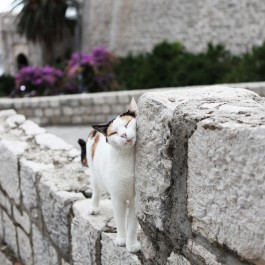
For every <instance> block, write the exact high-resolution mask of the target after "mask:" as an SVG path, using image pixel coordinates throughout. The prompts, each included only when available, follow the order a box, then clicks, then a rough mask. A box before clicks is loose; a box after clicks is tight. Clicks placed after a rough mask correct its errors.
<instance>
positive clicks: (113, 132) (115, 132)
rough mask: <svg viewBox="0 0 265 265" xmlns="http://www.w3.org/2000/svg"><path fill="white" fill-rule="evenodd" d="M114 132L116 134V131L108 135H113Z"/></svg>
mask: <svg viewBox="0 0 265 265" xmlns="http://www.w3.org/2000/svg"><path fill="white" fill-rule="evenodd" d="M114 134H117V132H113V133H111V134H110V135H109V136H111V135H114Z"/></svg>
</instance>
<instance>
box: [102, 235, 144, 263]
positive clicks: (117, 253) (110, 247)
mask: <svg viewBox="0 0 265 265" xmlns="http://www.w3.org/2000/svg"><path fill="white" fill-rule="evenodd" d="M115 237H116V235H115V234H113V233H104V232H103V233H102V239H101V246H102V249H101V264H102V265H112V264H126V265H141V262H140V260H139V258H138V256H137V255H136V254H132V253H130V252H128V251H127V250H126V248H125V247H118V246H116V245H115V244H114V239H115Z"/></svg>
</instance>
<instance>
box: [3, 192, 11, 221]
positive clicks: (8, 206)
mask: <svg viewBox="0 0 265 265" xmlns="http://www.w3.org/2000/svg"><path fill="white" fill-rule="evenodd" d="M0 205H1V206H2V207H3V208H4V209H5V210H6V211H7V213H8V214H9V215H10V216H11V213H12V212H11V211H12V209H11V203H10V201H9V200H8V198H7V197H6V196H5V195H4V194H3V193H2V191H0Z"/></svg>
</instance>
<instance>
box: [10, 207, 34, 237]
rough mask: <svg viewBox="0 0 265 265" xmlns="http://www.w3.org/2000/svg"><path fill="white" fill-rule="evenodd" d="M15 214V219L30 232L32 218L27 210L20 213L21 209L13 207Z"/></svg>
mask: <svg viewBox="0 0 265 265" xmlns="http://www.w3.org/2000/svg"><path fill="white" fill-rule="evenodd" d="M13 216H14V219H15V221H16V222H17V223H18V224H19V225H21V226H22V228H23V229H24V231H25V232H26V233H27V234H29V233H30V226H31V223H30V218H29V216H28V215H27V214H26V212H22V213H20V212H19V210H18V209H17V208H16V207H13Z"/></svg>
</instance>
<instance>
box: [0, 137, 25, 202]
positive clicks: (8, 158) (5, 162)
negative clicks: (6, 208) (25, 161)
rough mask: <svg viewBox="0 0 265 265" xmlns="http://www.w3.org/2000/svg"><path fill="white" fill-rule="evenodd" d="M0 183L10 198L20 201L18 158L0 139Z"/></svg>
mask: <svg viewBox="0 0 265 265" xmlns="http://www.w3.org/2000/svg"><path fill="white" fill-rule="evenodd" d="M0 153H1V156H0V165H1V171H0V184H1V186H2V188H3V189H4V190H5V191H6V193H7V194H8V196H9V197H10V198H11V199H14V200H15V202H16V203H17V204H19V203H20V189H19V173H18V159H17V155H16V153H14V152H13V151H12V150H10V148H8V146H7V145H6V143H5V142H4V141H3V140H0Z"/></svg>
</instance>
